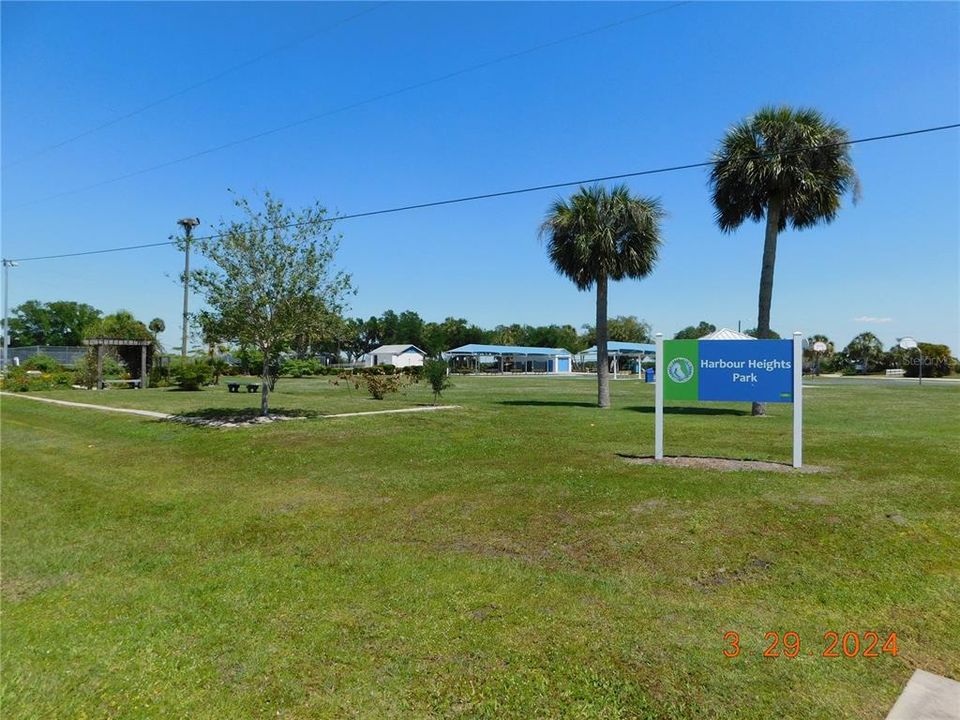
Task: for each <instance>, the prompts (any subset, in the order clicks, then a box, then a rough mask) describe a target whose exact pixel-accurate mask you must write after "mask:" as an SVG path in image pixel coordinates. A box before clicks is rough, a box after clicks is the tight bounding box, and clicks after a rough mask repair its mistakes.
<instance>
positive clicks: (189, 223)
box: [177, 218, 200, 365]
mask: <svg viewBox="0 0 960 720" xmlns="http://www.w3.org/2000/svg"><path fill="white" fill-rule="evenodd" d="M199 224H200V218H181V219H180V220H177V225H179V226H180V227H182V228H183V234H184V237H185V242H184V253H183V336H182V344H181V346H180V364H181V365H183V364H184V363H186V361H187V327H188V322H189V316H190V313H189V306H190V235H191V234H192V233H193V229H194V228H195V227H196V226H197V225H199Z"/></svg>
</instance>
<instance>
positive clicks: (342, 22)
mask: <svg viewBox="0 0 960 720" xmlns="http://www.w3.org/2000/svg"><path fill="white" fill-rule="evenodd" d="M387 4H388V3H387V2H380V3H377V4H375V5H371V6H370V7H367V8H364V9H363V10H361V11H360V12H358V13H354V14H353V15H348V16H347V17H345V18H342V19H340V20H337V21H336V22H335V23H333V24H331V25H327V26H325V27H323V28H321V29H319V30H314V31H313V32H310V33H307V34H306V35H301V36H300V37H299V38H296V39H295V40H292V41H291V42H288V43H285V44H283V45H278V46H276V47H274V48H271V49H270V50H267V51H266V52H262V53H260V54H259V55H256V56H254V57H252V58H250V59H248V60H244V61H243V62H241V63H238V64H236V65H231V66H230V67H228V68H226V69H224V70H221V71H220V72H218V73H216V74H214V75H211V76H209V77H207V78H204V79H203V80H199V81H197V82H195V83H193V84H192V85H188V86H186V87H184V88H181V89H180V90H176V91H175V92H172V93H170V94H169V95H164V96H163V97H161V98H158V99H156V100H152V101H150V102H148V103H147V104H146V105H141V106H140V107H138V108H136V109H134V110H131V111H130V112H127V113H124V114H123V115H118V116H116V117H114V118H113V119H111V120H107V121H106V122H104V123H101V124H100V125H96V126H95V127H92V128H88V129H87V130H84V131H83V132H79V133H77V134H76V135H72V136H71V137H68V138H66V139H65V140H61V141H59V142H56V143H53V144H52V145H47V146H46V147H43V148H41V149H39V150H37V151H36V152H33V153H31V154H29V155H24V156H23V157H21V158H19V159H17V160H14V161H12V162H9V163H6V164H5V165H4V166H3V167H4V168H9V167H13V166H14V165H19V164H21V163H23V162H26V161H27V160H32V159H33V158H35V157H39V156H40V155H45V154H46V153H48V152H51V151H53V150H56V149H58V148H61V147H63V146H64V145H69V144H70V143H72V142H75V141H77V140H80V139H82V138H85V137H87V136H88V135H93V134H94V133H97V132H100V131H101V130H105V129H107V128H108V127H112V126H114V125H116V124H118V123H121V122H123V121H124V120H129V119H130V118H132V117H135V116H137V115H140V114H141V113H144V112H146V111H147V110H151V109H153V108H155V107H157V106H158V105H162V104H164V103H166V102H169V101H170V100H173V99H175V98H178V97H180V96H181V95H186V94H187V93H189V92H192V91H193V90H197V89H198V88H201V87H203V86H205V85H209V84H210V83H212V82H215V81H217V80H219V79H220V78H223V77H226V76H227V75H229V74H231V73H234V72H236V71H237V70H242V69H243V68H246V67H249V66H251V65H254V64H255V63H258V62H260V61H261V60H265V59H266V58H268V57H270V56H272V55H276V54H278V53H281V52H284V51H285V50H289V49H290V48H293V47H296V46H297V45H300V44H301V43H304V42H306V41H307V40H311V39H313V38H315V37H317V36H318V35H322V34H324V33H327V32H329V31H331V30H333V29H335V28H338V27H340V26H341V25H346V24H347V23H349V22H351V21H353V20H356V19H357V18H359V17H360V16H362V15H366V14H367V13H369V12H373V11H374V10H376V9H378V8H380V7H382V6H384V5H387Z"/></svg>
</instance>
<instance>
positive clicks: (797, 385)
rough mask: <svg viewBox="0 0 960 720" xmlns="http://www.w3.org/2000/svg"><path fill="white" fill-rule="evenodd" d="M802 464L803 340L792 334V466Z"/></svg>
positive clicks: (796, 333)
mask: <svg viewBox="0 0 960 720" xmlns="http://www.w3.org/2000/svg"><path fill="white" fill-rule="evenodd" d="M801 465H803V340H802V336H801V334H800V333H798V332H795V333H794V334H793V466H794V467H795V468H798V467H800V466H801Z"/></svg>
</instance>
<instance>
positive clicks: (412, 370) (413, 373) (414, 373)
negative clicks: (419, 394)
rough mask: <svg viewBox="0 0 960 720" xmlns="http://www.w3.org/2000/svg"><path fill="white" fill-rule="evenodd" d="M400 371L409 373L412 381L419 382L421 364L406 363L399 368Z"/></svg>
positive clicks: (421, 374)
mask: <svg viewBox="0 0 960 720" xmlns="http://www.w3.org/2000/svg"><path fill="white" fill-rule="evenodd" d="M400 372H402V373H403V374H404V375H409V376H410V378H411V379H412V380H413V382H420V379H421V378H422V377H423V366H421V365H407V366H406V367H404V368H400Z"/></svg>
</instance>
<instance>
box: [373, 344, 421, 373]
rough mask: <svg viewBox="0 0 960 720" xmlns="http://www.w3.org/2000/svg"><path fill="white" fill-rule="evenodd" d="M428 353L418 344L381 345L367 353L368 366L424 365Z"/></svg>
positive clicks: (399, 366)
mask: <svg viewBox="0 0 960 720" xmlns="http://www.w3.org/2000/svg"><path fill="white" fill-rule="evenodd" d="M426 356H427V354H426V353H425V352H424V351H423V350H421V349H420V348H418V347H417V346H416V345H381V346H380V347H378V348H377V349H376V350H371V351H370V352H368V353H367V360H366V362H367V367H373V366H375V365H393V366H394V367H398V368H401V367H413V366H421V365H423V359H424V358H425V357H426Z"/></svg>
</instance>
